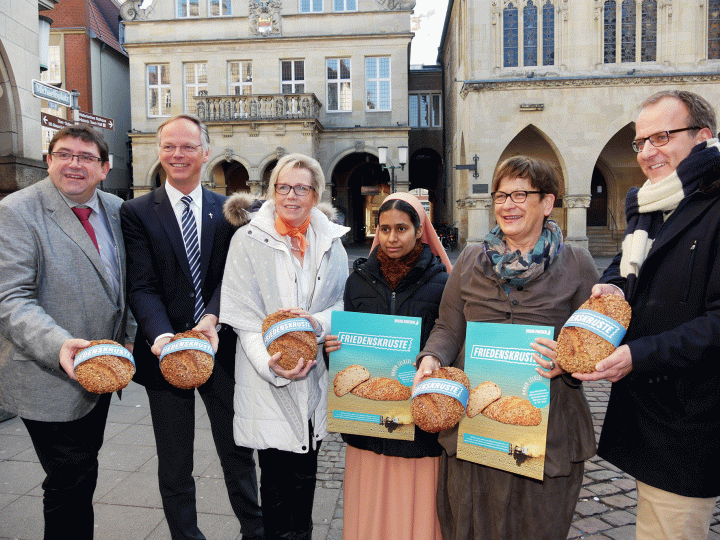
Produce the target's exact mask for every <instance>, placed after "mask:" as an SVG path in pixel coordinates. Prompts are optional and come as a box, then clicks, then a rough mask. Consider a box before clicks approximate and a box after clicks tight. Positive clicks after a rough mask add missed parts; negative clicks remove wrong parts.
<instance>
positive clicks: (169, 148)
mask: <svg viewBox="0 0 720 540" xmlns="http://www.w3.org/2000/svg"><path fill="white" fill-rule="evenodd" d="M201 146H202V144H196V145H195V146H193V145H192V144H184V145H182V146H176V145H174V144H163V145H162V146H161V147H160V151H161V152H162V153H163V154H174V153H175V151H176V150H180V153H181V154H185V155H188V156H189V155H192V154H197V152H198V148H200V147H201Z"/></svg>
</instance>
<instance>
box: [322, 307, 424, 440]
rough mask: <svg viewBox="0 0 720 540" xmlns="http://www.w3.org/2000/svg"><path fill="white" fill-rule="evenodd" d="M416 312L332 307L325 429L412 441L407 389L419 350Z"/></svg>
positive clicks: (413, 427) (412, 375) (409, 385)
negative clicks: (335, 346)
mask: <svg viewBox="0 0 720 540" xmlns="http://www.w3.org/2000/svg"><path fill="white" fill-rule="evenodd" d="M420 323H421V319H420V318H419V317H401V316H395V315H375V314H370V313H351V312H347V311H334V312H333V314H332V323H331V324H332V331H331V334H333V335H336V336H338V339H339V340H340V342H341V343H342V345H341V347H340V349H339V350H337V351H335V352H332V353H330V368H329V375H330V376H329V378H328V381H329V383H328V384H329V388H328V430H329V431H334V432H339V433H354V434H356V435H369V436H372V437H384V438H387V439H402V440H407V441H411V440H413V439H414V438H415V426H414V424H413V423H412V415H411V414H410V394H411V390H412V381H413V377H414V376H415V367H414V366H413V362H415V357H416V356H417V354H418V352H420Z"/></svg>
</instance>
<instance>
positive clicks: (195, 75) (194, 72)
mask: <svg viewBox="0 0 720 540" xmlns="http://www.w3.org/2000/svg"><path fill="white" fill-rule="evenodd" d="M184 68H185V69H184V72H185V80H184V81H183V84H184V85H185V112H189V113H193V114H195V100H194V99H193V98H194V97H195V96H207V95H208V78H207V64H206V63H205V62H192V63H187V64H184Z"/></svg>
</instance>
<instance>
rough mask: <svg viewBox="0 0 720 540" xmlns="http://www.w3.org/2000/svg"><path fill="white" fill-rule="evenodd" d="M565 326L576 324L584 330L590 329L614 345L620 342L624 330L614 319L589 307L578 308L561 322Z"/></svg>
mask: <svg viewBox="0 0 720 540" xmlns="http://www.w3.org/2000/svg"><path fill="white" fill-rule="evenodd" d="M565 326H577V327H579V328H584V329H585V330H590V331H591V332H592V333H593V334H597V335H598V336H600V337H601V338H603V339H604V340H606V341H609V342H610V343H612V344H613V345H615V346H616V347H617V346H619V345H620V343H622V339H623V337H625V332H626V330H625V328H624V327H623V325H621V324H620V323H619V322H617V321H616V320H615V319H611V318H610V317H607V316H606V315H603V314H602V313H598V312H597V311H592V310H591V309H578V310H577V311H576V312H575V313H573V314H572V316H571V317H570V318H569V319H568V320H567V322H566V323H565V324H563V327H565Z"/></svg>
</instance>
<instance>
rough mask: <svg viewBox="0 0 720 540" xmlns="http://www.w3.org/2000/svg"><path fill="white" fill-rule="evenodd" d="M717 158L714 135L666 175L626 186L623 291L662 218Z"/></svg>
mask: <svg viewBox="0 0 720 540" xmlns="http://www.w3.org/2000/svg"><path fill="white" fill-rule="evenodd" d="M719 160H720V144H719V143H718V140H717V139H709V140H707V141H705V142H704V143H700V144H699V145H697V146H696V147H695V148H693V151H692V152H690V155H689V156H688V157H687V158H685V159H684V160H683V161H682V162H681V163H680V165H679V166H678V168H677V170H676V171H674V172H673V173H672V174H670V175H669V176H668V177H666V178H663V179H662V180H660V181H659V182H656V183H654V184H653V183H652V182H651V181H650V180H647V181H646V182H645V183H644V184H643V186H642V187H641V188H630V190H629V191H628V194H627V197H626V199H625V218H626V220H627V229H626V230H625V238H624V239H623V243H622V258H621V260H620V275H621V276H622V277H624V278H627V285H626V289H625V292H626V295H628V296H629V294H631V292H632V290H633V289H634V286H635V280H636V279H637V277H638V275H640V268H641V267H642V264H643V262H645V259H646V258H647V255H648V253H649V252H650V248H651V247H652V244H653V241H654V240H655V238H657V235H658V232H659V231H660V228H661V227H662V226H663V223H665V219H666V218H667V217H668V216H669V215H670V214H671V213H672V212H673V211H674V210H675V209H676V208H677V206H678V204H680V201H682V200H683V199H684V198H685V197H687V196H688V195H690V194H691V193H694V192H695V191H696V190H697V189H698V187H699V186H700V181H701V180H702V178H703V176H704V175H705V173H706V172H708V171H710V170H712V169H714V168H715V169H716V168H717V167H718V161H719Z"/></svg>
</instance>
